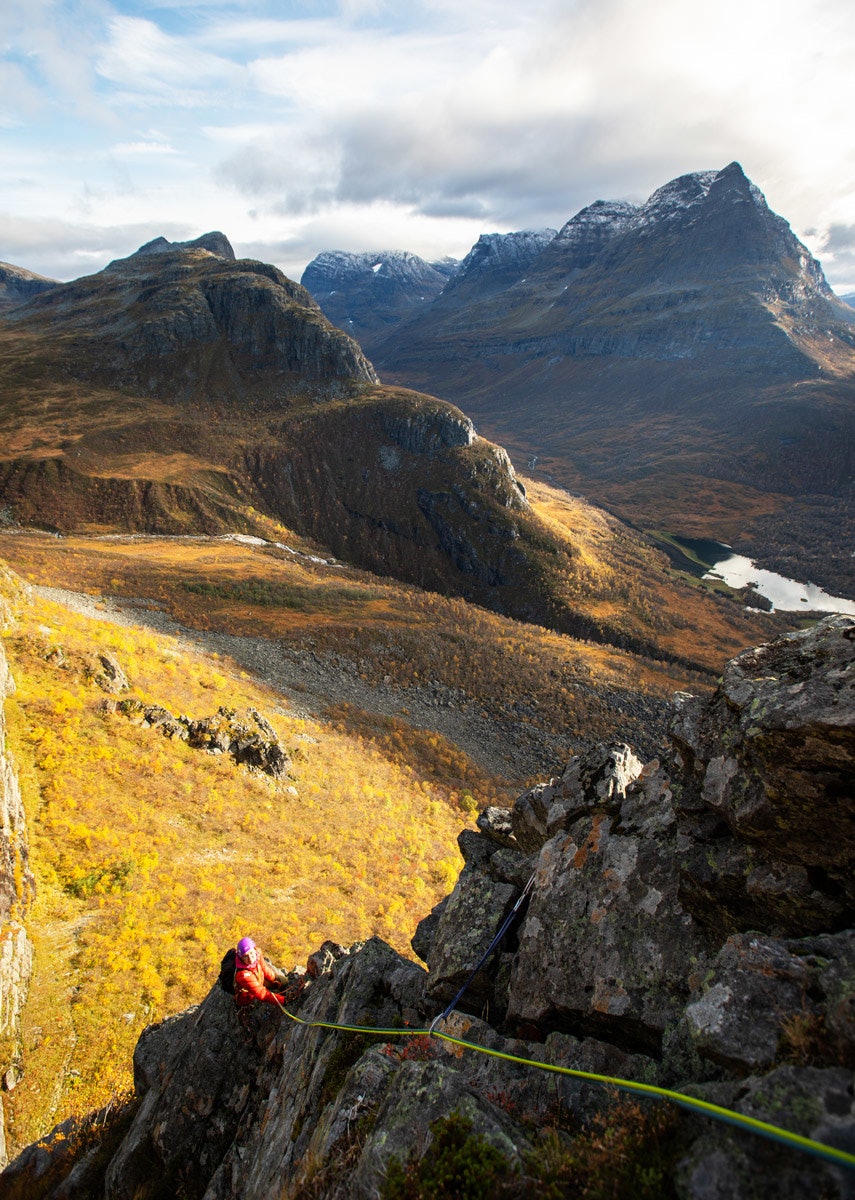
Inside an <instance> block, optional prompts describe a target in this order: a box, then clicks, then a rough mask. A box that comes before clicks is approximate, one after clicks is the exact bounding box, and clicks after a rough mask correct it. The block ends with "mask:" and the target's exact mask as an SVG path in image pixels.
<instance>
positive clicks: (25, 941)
mask: <svg viewBox="0 0 855 1200" xmlns="http://www.w3.org/2000/svg"><path fill="white" fill-rule="evenodd" d="M0 603H2V606H3V608H4V610H5V607H6V602H5V600H3V601H2V602H0ZM6 619H7V614H6V612H5V611H4V612H3V613H2V614H0V620H2V621H4V622H5V620H6ZM14 686H15V685H14V680H13V679H12V676H11V674H10V673H9V666H8V662H7V659H6V654H5V651H4V650H3V648H2V646H0V1053H2V1058H0V1078H2V1080H3V1086H4V1087H8V1086H9V1083H10V1082H11V1084H12V1086H14V1081H15V1077H16V1072H17V1060H18V1053H19V1045H18V1040H19V1022H20V1016H21V1010H22V1009H23V1006H24V1001H25V1000H26V997H27V990H28V988H29V982H30V973H31V971H32V960H33V950H32V945H31V943H30V940H29V938H28V937H27V933H26V929H25V927H24V920H25V917H26V915H27V911H28V909H29V907H30V904H31V902H32V900H33V898H34V895H35V881H34V879H33V876H32V873H31V871H30V868H29V843H28V838H27V822H26V816H25V813H24V806H23V803H22V801H21V791H20V788H19V786H18V777H17V774H16V771H15V766H14V763H13V762H12V760H11V758H10V757H9V755H8V753H7V752H6V715H5V709H4V704H3V700H4V698H5V696H6V695H8V694H9V693H10V692H12V691H14ZM4 1127H5V1123H4V1119H3V1101H2V1096H0V1166H5V1164H6V1163H7V1161H8V1157H7V1153H6V1139H5V1134H4Z"/></svg>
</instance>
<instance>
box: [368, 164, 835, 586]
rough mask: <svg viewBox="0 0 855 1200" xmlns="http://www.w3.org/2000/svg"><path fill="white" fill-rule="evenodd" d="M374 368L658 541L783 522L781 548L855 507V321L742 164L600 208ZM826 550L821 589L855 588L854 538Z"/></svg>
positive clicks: (392, 340)
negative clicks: (817, 518)
mask: <svg viewBox="0 0 855 1200" xmlns="http://www.w3.org/2000/svg"><path fill="white" fill-rule="evenodd" d="M373 358H374V361H375V363H376V365H377V366H378V369H379V370H380V371H381V373H382V375H383V377H384V378H387V379H391V380H395V381H397V382H400V383H404V382H406V383H407V384H409V385H410V386H415V387H420V388H424V389H425V390H428V391H431V392H433V393H435V394H438V395H441V396H444V397H447V398H448V399H449V400H451V401H453V402H454V403H455V404H459V405H460V406H461V407H463V408H464V409H465V411H466V412H468V413H470V414H471V415H472V416H473V418H474V419H475V420H476V421H477V422H478V423H479V426H480V427H483V429H484V430H485V432H487V433H488V435H489V436H490V437H494V438H497V439H498V440H500V441H501V442H502V444H504V445H505V446H507V447H508V449H509V451H510V452H511V454H512V455H513V456H514V458H515V460H516V461H518V462H520V463H523V462H529V463H531V462H532V461H533V460H536V467H537V470H539V471H543V472H545V473H546V474H547V476H548V477H549V478H552V479H553V480H554V481H555V482H558V483H560V484H562V485H564V486H567V487H570V488H572V489H579V490H581V491H584V492H585V493H586V494H587V495H589V496H590V497H591V498H593V499H595V500H597V501H598V502H601V503H606V504H607V506H608V507H610V508H611V509H612V510H613V511H616V512H617V513H618V514H619V515H622V516H624V517H625V518H629V519H631V520H633V521H634V522H635V523H637V524H639V525H641V526H642V527H645V528H666V529H671V530H674V531H678V532H683V533H685V534H687V535H690V536H691V535H695V536H703V535H707V536H714V537H715V536H717V537H719V538H720V539H726V540H735V539H737V538H738V537H739V536H740V535H742V534H744V533H745V531H746V530H747V529H749V528H750V526H751V523H752V520H754V519H755V518H760V517H764V518H765V524H764V525H763V526H762V527H758V529H762V535H763V538H762V540H763V541H765V542H766V543H767V544H768V543H770V542H771V543H774V542H775V540H776V538H777V539H778V540H779V541H783V540H784V537H785V535H784V534H783V531H780V532H779V531H777V526H776V519H777V515H778V514H784V512H785V510H792V508H793V507H794V506H795V507H796V508H797V510H798V514H799V519H800V520H802V521H803V522H804V523H805V524H806V527H807V528H808V529H810V528H813V525H812V520H813V516H814V514H815V512H816V510H817V508H818V507H823V506H824V507H825V509H826V510H827V511H830V512H832V513H835V512H836V513H838V517H839V519H840V520H843V519H845V511H844V510H845V507H846V504H847V503H848V502H849V501H851V498H852V486H853V485H852V479H853V476H855V463H853V452H855V451H853V447H855V329H853V321H852V312H851V309H849V308H848V307H847V306H846V305H845V304H843V303H842V302H841V301H840V300H839V299H838V298H837V297H835V296H834V294H833V293H832V292H831V290H830V289H829V288H828V286H827V284H826V282H825V279H824V277H823V275H822V271H821V268H820V266H819V264H818V263H817V262H816V261H815V260H814V259H813V258H811V256H810V254H809V253H808V252H807V250H806V249H805V247H804V246H803V245H802V244H801V243H800V242H799V241H798V240H797V238H796V237H795V236H794V235H793V233H792V231H791V230H790V228H789V226H788V225H787V223H786V222H785V221H784V220H783V219H782V218H781V217H779V216H777V215H776V214H774V213H772V212H771V211H770V210H769V208H768V207H767V205H766V202H765V200H764V198H763V196H762V194H761V193H760V192H759V190H758V189H757V188H756V187H755V186H754V185H753V184H752V183H751V182H750V181H749V180H748V179H747V178H746V176H745V174H744V173H743V171H742V169H741V167H740V166H739V165H738V164H736V163H732V164H731V165H730V166H728V167H726V168H724V170H721V171H707V172H700V173H698V174H694V175H686V176H682V177H681V178H679V179H676V180H673V181H672V182H671V183H669V184H666V185H665V186H664V187H663V188H661V189H660V190H659V191H658V192H656V193H654V195H653V196H651V198H650V199H649V200H648V201H647V202H646V203H645V204H644V205H642V206H640V207H635V206H632V205H628V204H625V203H606V202H603V201H598V202H597V203H595V204H593V205H591V206H589V207H588V208H586V209H583V210H582V211H581V212H580V213H578V214H577V215H576V216H575V217H573V218H572V220H570V221H569V222H568V223H567V224H566V225H565V226H564V228H563V229H562V230H561V231H560V232H559V234H558V235H557V236H556V237H555V238H554V239H553V240H552V241H551V242H550V243H549V245H547V246H546V248H545V249H544V250H543V252H542V253H541V254H540V255H539V257H538V258H536V259H535V261H534V262H532V263H531V264H530V265H529V266H528V268H527V270H526V278H525V279H524V280H522V281H520V282H517V283H515V284H514V285H512V286H510V287H508V288H506V289H504V290H503V291H501V292H499V293H498V294H496V295H494V296H492V297H488V298H486V299H483V298H476V299H475V300H474V301H473V302H471V303H468V302H466V303H456V302H455V298H454V291H453V289H452V288H448V289H446V291H445V293H443V295H442V296H441V297H440V298H439V299H438V300H437V301H435V302H434V304H433V305H432V306H431V307H430V308H429V309H428V310H426V312H424V313H423V314H421V315H420V316H419V317H418V318H417V319H414V320H412V321H410V322H409V323H407V324H405V325H403V326H401V327H399V329H397V330H396V331H394V332H393V333H392V334H391V335H390V337H389V338H388V339H387V340H386V342H385V343H383V344H381V345H380V346H377V347H376V348H375V350H374V354H373ZM788 515H790V516H791V515H792V512H791V511H790V512H789V514H788ZM815 536H816V538H817V540H818V542H819V548H818V553H817V554H816V555H815V560H818V561H814V562H813V563H812V564H811V566H812V568H813V573H812V577H813V578H817V572H816V568H819V570H820V571H821V570H822V560H823V559H824V560H825V563H826V575H825V578H826V579H827V581H828V582H829V583H831V584H832V586H838V587H845V588H846V589H847V591H848V592H850V593H853V594H855V577H853V574H852V567H851V558H850V557H849V547H848V542H847V545H846V548H845V551H844V550H843V549H841V547H840V545H839V540H838V544H836V545H835V543H834V540H833V539H829V538H828V537H827V536H826V535H825V532H824V531H823V529H822V528H821V527H820V526H817V527H816V529H815ZM758 540H760V538H759V537H758ZM820 581H823V580H822V578H821V577H820Z"/></svg>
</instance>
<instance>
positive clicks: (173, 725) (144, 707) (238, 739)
mask: <svg viewBox="0 0 855 1200" xmlns="http://www.w3.org/2000/svg"><path fill="white" fill-rule="evenodd" d="M116 709H117V711H118V712H121V713H123V714H124V715H125V716H126V717H128V718H129V719H130V720H132V721H135V722H137V723H138V724H140V725H144V726H145V727H146V728H148V729H159V730H160V732H161V733H162V734H163V736H164V737H168V738H176V739H177V740H178V741H180V742H186V743H187V744H188V745H189V746H192V747H193V749H194V750H205V751H207V753H208V754H229V755H231V757H232V758H233V759H234V760H235V762H236V763H239V764H241V765H242V766H245V767H249V768H251V769H253V770H257V771H262V772H263V773H264V774H265V775H271V776H272V777H273V778H274V779H283V778H285V777H286V776H287V774H288V767H289V765H290V762H291V760H290V758H289V756H288V753H287V752H286V751H285V750H283V749H282V746H281V745H280V744H279V739H278V737H277V736H276V733H275V731H274V729H273V728H272V726H271V725H270V722H269V721H267V720H266V718H264V717H263V716H262V715H261V713H260V712H258V711H257V709H254V708H250V709H248V710H247V712H246V713H238V712H237V711H236V710H235V709H233V708H228V707H226V706H223V705H221V706H220V708H218V709H217V711H216V713H215V714H214V716H212V717H198V718H196V719H191V718H190V717H186V716H184V715H183V714H182V715H180V716H177V717H176V716H173V714H172V713H171V712H169V710H168V709H166V708H163V707H162V706H160V705H157V704H143V703H142V701H140V700H135V699H133V698H132V697H131V698H128V699H125V700H120V701H119V702H118V704H117V705H116Z"/></svg>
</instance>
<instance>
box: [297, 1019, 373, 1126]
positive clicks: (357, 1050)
mask: <svg viewBox="0 0 855 1200" xmlns="http://www.w3.org/2000/svg"><path fill="white" fill-rule="evenodd" d="M334 1036H335V1037H336V1038H337V1042H336V1045H335V1047H334V1048H333V1051H332V1053H331V1054H330V1056H329V1059H328V1060H327V1069H326V1072H325V1073H324V1086H323V1089H322V1091H321V1097H320V1103H321V1107H324V1106H325V1105H327V1104H329V1103H331V1102H332V1101H333V1100H335V1098H336V1096H337V1095H338V1094H339V1092H340V1091H341V1089H342V1087H343V1085H344V1081H345V1079H346V1078H347V1073H348V1071H349V1070H350V1068H351V1067H352V1066H353V1065H354V1063H357V1062H359V1060H360V1058H362V1056H363V1054H364V1053H365V1051H366V1050H368V1049H370V1047H371V1046H374V1045H376V1044H377V1043H378V1042H380V1043H383V1042H387V1041H388V1040H389V1039H388V1038H386V1037H384V1036H383V1035H382V1034H379V1033H337V1034H335V1035H334ZM295 1136H296V1135H295Z"/></svg>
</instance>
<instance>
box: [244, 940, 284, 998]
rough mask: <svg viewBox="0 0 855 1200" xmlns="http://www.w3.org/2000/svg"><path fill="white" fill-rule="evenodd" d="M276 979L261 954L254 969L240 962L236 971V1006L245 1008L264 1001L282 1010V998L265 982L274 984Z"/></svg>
mask: <svg viewBox="0 0 855 1200" xmlns="http://www.w3.org/2000/svg"><path fill="white" fill-rule="evenodd" d="M275 979H276V976H275V975H274V973H273V971H272V970H271V968H270V966H269V965H268V964H267V962H266V961H265V959H264V955H263V954H261V953H260V952H259V954H258V961H257V962H256V964H255V966H253V967H247V966H245V965H244V964H243V963H240V962H239V963H238V966H237V968H236V969H235V1004H236V1005H237V1006H238V1008H245V1007H246V1006H247V1005H248V1004H252V1003H253V1002H254V1001H255V1000H263V1001H265V1002H266V1003H267V1004H277V1005H278V1006H279V1007H280V1008H281V1007H282V1000H281V998H280V997H278V996H276V994H275V993H274V992H271V991H270V989H269V988H268V987H265V986H264V982H265V980H267V982H268V983H273V981H274V980H275Z"/></svg>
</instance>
